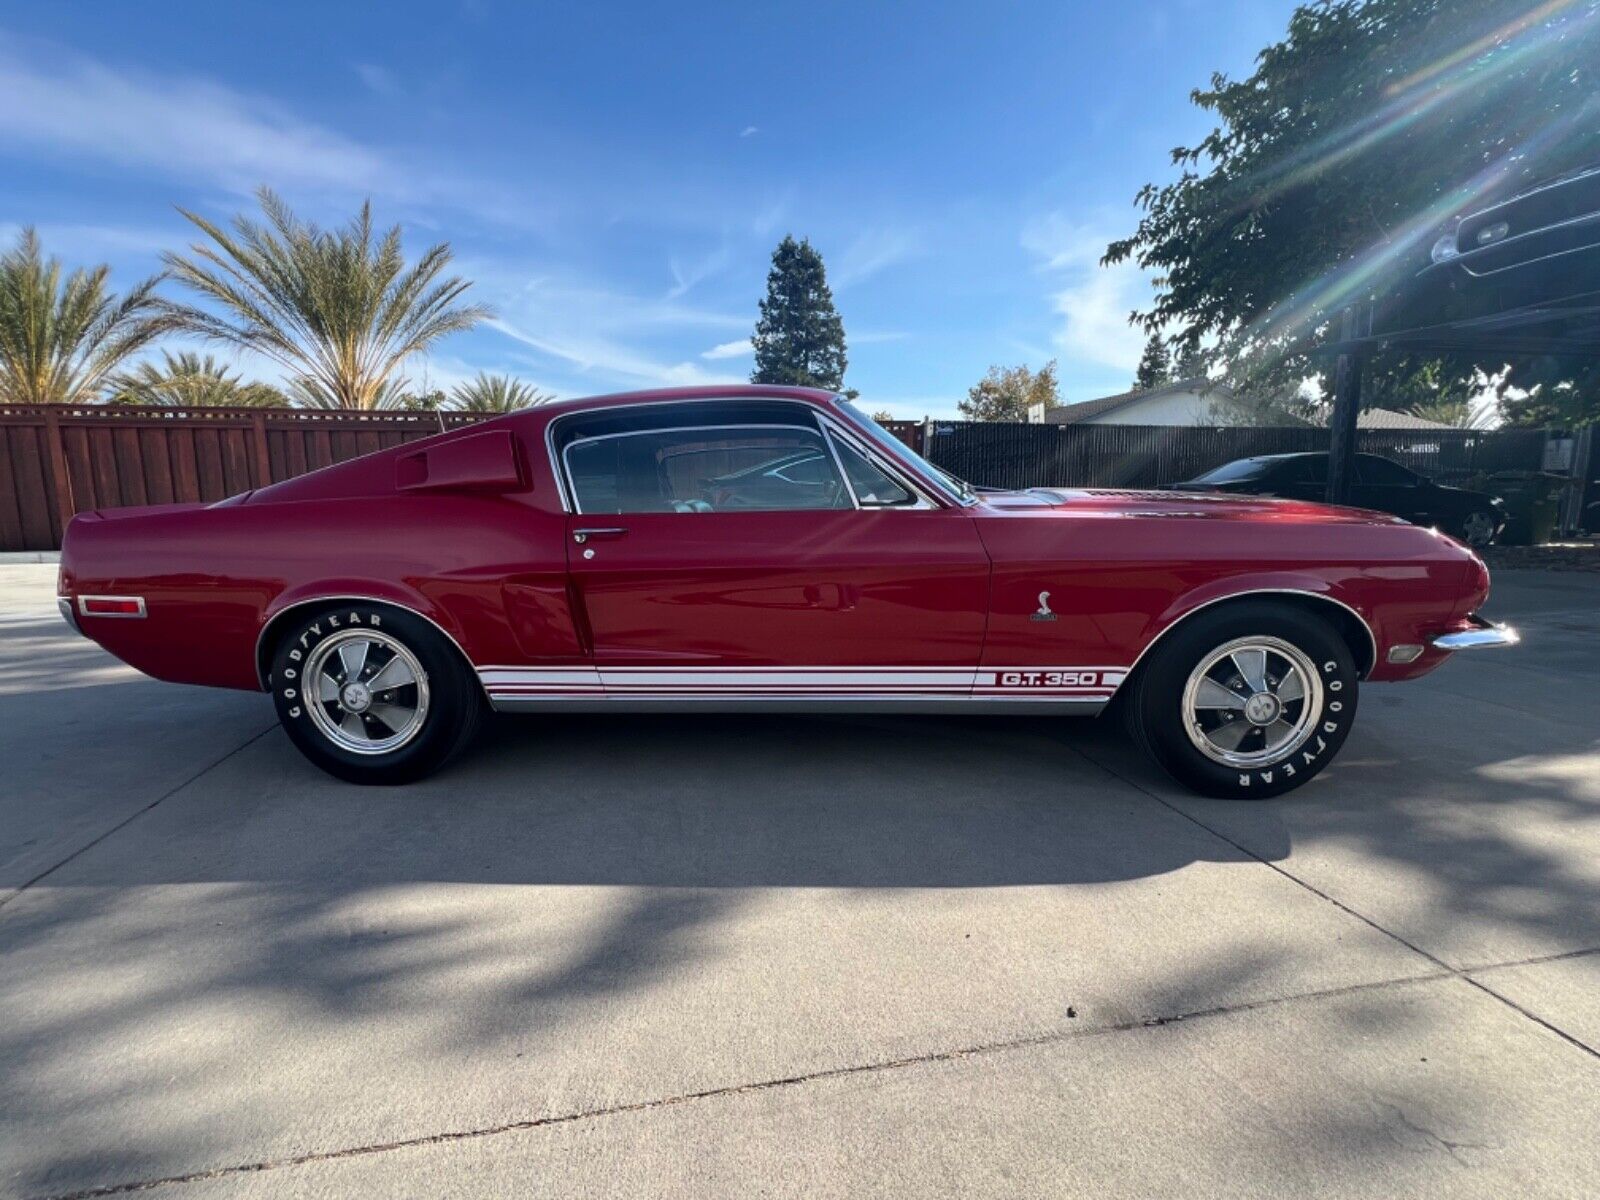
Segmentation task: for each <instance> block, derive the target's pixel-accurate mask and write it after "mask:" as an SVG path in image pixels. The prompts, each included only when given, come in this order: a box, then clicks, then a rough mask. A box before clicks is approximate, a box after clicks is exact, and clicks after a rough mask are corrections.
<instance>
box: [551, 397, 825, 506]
mask: <svg viewBox="0 0 1600 1200" xmlns="http://www.w3.org/2000/svg"><path fill="white" fill-rule="evenodd" d="M751 403H755V404H763V403H766V404H788V405H792V406H794V407H796V408H800V409H804V410H805V412H806V413H807V415H809V416H811V417H812V418H813V419H815V420H817V421H818V422H819V423H820V421H821V419H822V413H821V411H820V410H819V409H818V407H817V406H816V405H815V404H811V403H808V402H807V401H804V400H799V399H796V398H795V397H793V396H725V395H715V394H713V395H708V396H681V397H679V398H678V399H676V400H640V401H638V402H637V403H632V404H609V405H607V404H602V405H596V406H594V407H591V408H576V409H573V410H572V411H571V412H564V413H557V414H556V415H555V416H553V417H551V418H550V419H549V420H548V421H546V422H545V426H544V449H545V454H546V456H548V458H549V459H550V473H551V474H552V475H553V476H554V477H555V481H556V492H557V494H558V495H559V496H560V497H561V511H562V512H564V513H567V514H568V515H573V514H574V499H573V497H572V495H571V493H570V492H569V491H568V490H567V480H566V473H565V472H564V471H563V470H562V469H561V458H560V456H559V455H558V454H556V439H555V432H556V426H557V425H560V424H561V423H562V422H563V421H571V420H575V419H577V418H578V417H587V416H593V415H594V414H596V413H606V412H631V411H633V410H635V409H640V408H662V407H664V406H668V405H679V406H681V405H685V404H751ZM639 432H641V433H642V432H644V431H643V430H640V431H639Z"/></svg>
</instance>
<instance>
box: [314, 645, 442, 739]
mask: <svg viewBox="0 0 1600 1200" xmlns="http://www.w3.org/2000/svg"><path fill="white" fill-rule="evenodd" d="M304 682H305V686H304V688H303V689H302V690H303V692H304V695H305V699H306V709H307V712H308V713H309V715H310V717H311V720H312V723H313V724H314V725H315V726H316V727H317V729H318V731H319V732H320V733H321V734H322V735H323V736H324V737H326V738H327V739H328V740H329V741H330V742H332V743H333V744H334V745H336V746H339V747H340V748H342V749H344V750H348V751H350V752H351V753H352V754H386V753H388V752H389V751H391V750H396V749H398V748H399V747H401V746H404V745H405V744H406V743H407V742H409V741H410V740H411V739H412V738H414V737H416V736H417V733H418V731H420V730H421V729H422V726H423V722H424V721H425V720H426V719H427V715H428V676H427V673H426V672H425V671H424V670H423V669H422V664H421V663H419V662H418V661H417V658H416V655H414V654H413V653H412V652H411V651H410V650H409V649H407V648H406V647H405V646H404V645H402V644H401V643H400V642H399V641H398V640H396V639H395V638H392V637H390V636H389V635H388V634H386V633H383V632H381V631H380V630H377V629H350V630H346V631H345V632H343V633H338V634H334V635H333V636H331V637H327V638H324V639H323V640H322V641H320V642H318V643H317V645H316V647H315V649H313V650H312V652H311V653H310V654H309V655H308V656H307V657H306V664H305V673H304Z"/></svg>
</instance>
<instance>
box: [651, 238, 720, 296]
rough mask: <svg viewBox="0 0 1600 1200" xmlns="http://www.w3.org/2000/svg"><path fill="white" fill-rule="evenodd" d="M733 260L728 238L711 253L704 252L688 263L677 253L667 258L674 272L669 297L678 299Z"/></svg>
mask: <svg viewBox="0 0 1600 1200" xmlns="http://www.w3.org/2000/svg"><path fill="white" fill-rule="evenodd" d="M732 261H733V247H732V246H731V245H729V244H728V242H727V241H726V240H724V241H723V243H722V244H721V245H720V246H718V247H717V248H716V249H715V250H713V251H711V253H709V254H703V255H701V256H700V257H699V258H696V259H693V260H691V261H689V262H687V263H685V262H683V261H682V260H680V259H679V258H678V256H677V255H673V256H672V257H670V258H668V259H667V269H668V270H669V271H671V272H672V287H671V288H670V289H668V291H667V299H668V300H676V299H678V298H679V297H680V296H683V295H684V294H686V293H687V292H688V291H689V290H690V289H691V288H693V287H694V286H695V285H696V284H698V283H702V282H704V281H705V280H707V279H709V278H711V277H712V276H713V275H716V274H718V273H719V272H721V271H724V270H726V269H727V267H728V264H729V263H730V262H732Z"/></svg>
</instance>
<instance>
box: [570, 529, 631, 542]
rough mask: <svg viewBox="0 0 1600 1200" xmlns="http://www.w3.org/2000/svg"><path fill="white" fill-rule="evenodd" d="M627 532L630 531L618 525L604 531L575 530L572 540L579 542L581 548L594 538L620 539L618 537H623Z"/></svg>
mask: <svg viewBox="0 0 1600 1200" xmlns="http://www.w3.org/2000/svg"><path fill="white" fill-rule="evenodd" d="M627 532H628V531H627V530H626V529H623V528H621V527H620V526H616V525H612V526H610V527H608V528H604V529H574V530H573V531H572V540H573V541H575V542H577V543H578V545H580V546H581V545H583V544H584V543H585V542H587V541H588V540H589V539H590V538H592V537H594V538H618V537H621V536H622V535H623V534H625V533H627Z"/></svg>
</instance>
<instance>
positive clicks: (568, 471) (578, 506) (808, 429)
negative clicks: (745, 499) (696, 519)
mask: <svg viewBox="0 0 1600 1200" xmlns="http://www.w3.org/2000/svg"><path fill="white" fill-rule="evenodd" d="M819 420H820V417H819ZM715 429H790V430H795V431H797V432H799V433H809V434H812V435H814V436H815V437H816V438H817V440H818V441H819V442H821V443H822V445H823V446H824V447H825V448H827V447H828V434H827V431H826V430H825V429H821V428H817V427H815V426H811V425H786V424H779V423H777V422H774V421H752V422H741V421H725V422H718V423H717V424H715V425H668V426H663V427H662V428H660V429H625V430H623V431H622V432H620V433H597V434H594V435H593V436H592V437H576V438H573V439H572V441H570V442H568V443H567V444H566V445H565V446H563V447H562V448H561V470H562V474H563V475H564V476H565V477H566V481H567V482H568V483H569V484H572V478H571V475H572V464H571V463H570V462H569V461H568V460H567V455H569V454H570V453H572V448H573V447H574V446H581V445H584V444H585V443H588V442H605V441H613V440H616V439H618V438H630V437H648V436H650V435H652V434H658V433H699V432H702V431H708V430H715ZM830 457H832V459H833V463H834V469H835V470H836V471H838V472H839V475H840V478H841V479H842V480H843V482H844V488H845V494H846V495H848V496H849V497H850V506H851V507H852V508H855V509H859V508H860V507H861V505H860V504H859V503H858V502H857V501H856V494H855V489H854V488H852V487H851V486H850V479H849V477H848V476H846V475H845V473H844V467H843V466H842V465H841V464H840V463H839V461H838V458H837V456H836V455H830ZM785 482H793V481H792V480H785ZM571 511H572V514H573V515H574V516H616V517H631V516H642V515H652V516H704V515H705V514H704V513H681V514H680V513H659V514H657V513H652V514H641V513H626V512H615V513H585V512H584V510H583V503H582V501H580V500H579V499H578V489H577V485H576V484H572V510H571ZM746 511H749V512H842V511H844V510H842V509H836V508H757V509H749V510H746Z"/></svg>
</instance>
